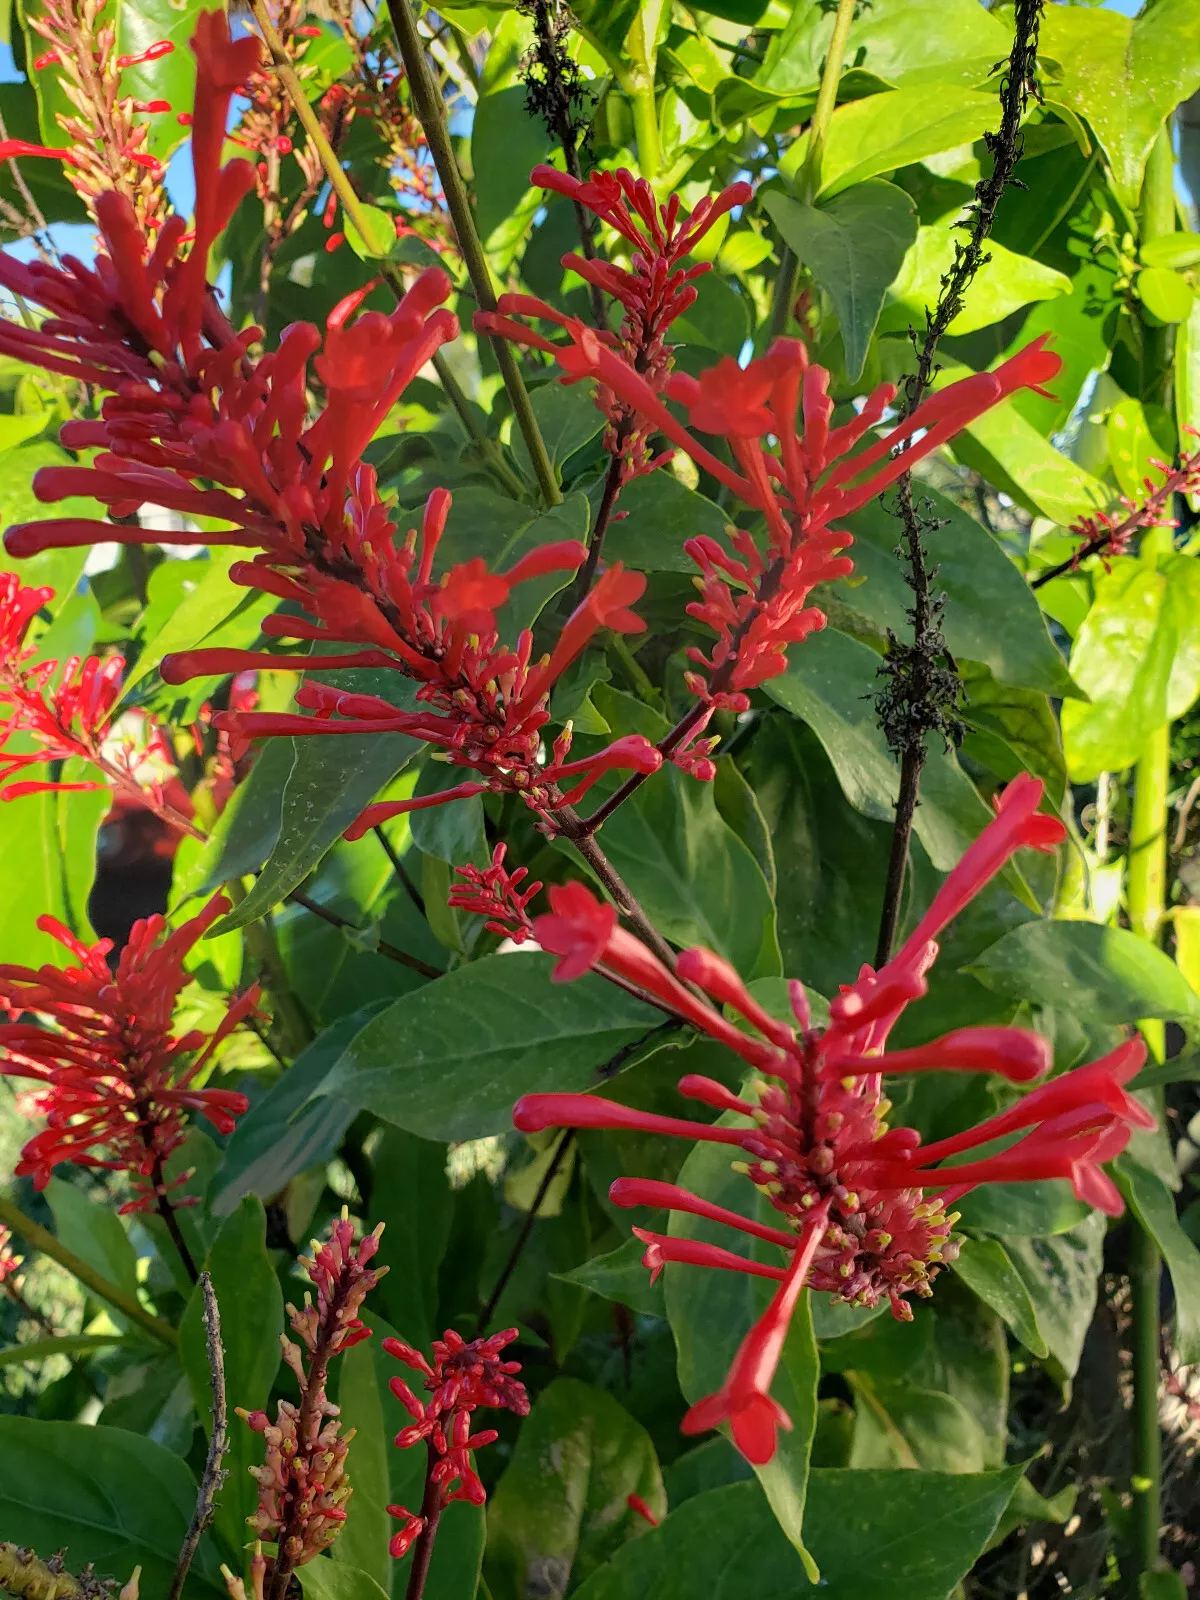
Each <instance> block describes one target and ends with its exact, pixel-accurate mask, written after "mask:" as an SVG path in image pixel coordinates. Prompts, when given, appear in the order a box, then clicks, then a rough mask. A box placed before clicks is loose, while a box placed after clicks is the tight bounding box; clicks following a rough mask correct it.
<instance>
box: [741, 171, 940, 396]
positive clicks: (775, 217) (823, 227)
mask: <svg viewBox="0 0 1200 1600" xmlns="http://www.w3.org/2000/svg"><path fill="white" fill-rule="evenodd" d="M763 205H764V206H765V207H766V210H767V212H768V213H769V215H770V217H771V220H772V222H774V224H775V226H776V227H777V228H778V229H779V231H780V233H781V234H782V235H783V238H784V241H785V243H786V244H788V245H789V246H790V247H791V249H792V250H793V251H794V253H795V255H796V258H797V260H798V261H799V262H800V264H801V266H802V267H804V268H805V269H806V270H807V271H808V272H811V273H812V275H813V277H814V278H815V279H816V280H817V283H818V284H819V285H820V286H821V288H822V289H824V291H825V293H826V294H827V295H828V296H829V298H830V300H831V301H832V302H833V309H834V311H835V312H836V314H837V319H838V324H839V326H840V328H841V331H842V346H843V349H844V350H845V353H846V374H847V376H848V377H849V378H850V380H851V381H852V382H853V381H854V380H855V379H857V378H858V376H859V374H860V373H861V372H862V369H863V363H864V362H865V361H866V359H867V347H868V346H869V344H870V342H871V335H872V334H873V333H874V331H875V324H876V323H877V322H878V320H879V312H880V310H881V308H882V306H883V298H884V295H885V293H886V291H887V288H888V285H889V284H890V283H892V282H893V280H894V279H895V277H896V274H897V273H898V272H899V271H900V268H901V266H902V265H903V262H904V258H905V254H906V252H907V251H908V249H909V247H910V246H911V245H912V244H913V242H914V241H915V239H916V237H917V218H916V210H915V208H914V206H913V202H912V200H911V199H910V198H909V196H908V195H907V194H905V192H904V190H903V189H898V188H896V186H895V184H891V183H885V182H884V181H883V180H882V179H880V178H871V179H868V180H867V181H866V182H864V183H858V184H855V185H854V186H853V187H852V188H850V189H846V190H844V191H843V192H842V193H841V194H837V195H834V196H833V197H832V198H831V199H829V200H826V201H824V202H823V203H822V204H820V205H816V206H809V205H802V204H801V203H800V202H799V201H797V200H792V199H791V198H789V196H787V195H784V194H779V193H777V192H775V191H769V192H768V193H767V194H766V195H765V196H764V198H763Z"/></svg>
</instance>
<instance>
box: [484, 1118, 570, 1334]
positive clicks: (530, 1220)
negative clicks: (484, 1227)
mask: <svg viewBox="0 0 1200 1600" xmlns="http://www.w3.org/2000/svg"><path fill="white" fill-rule="evenodd" d="M574 1142H575V1129H574V1128H564V1129H563V1132H562V1136H561V1138H560V1139H559V1141H558V1144H557V1145H556V1146H555V1148H554V1154H553V1155H552V1156H551V1157H550V1161H549V1164H548V1166H547V1167H546V1170H545V1172H543V1174H542V1181H541V1183H539V1184H538V1186H537V1193H536V1194H535V1195H534V1197H533V1200H532V1202H531V1203H530V1207H529V1210H528V1211H527V1212H526V1213H525V1220H524V1222H523V1223H522V1224H521V1231H520V1233H518V1234H517V1237H516V1238H515V1239H514V1240H513V1247H512V1249H511V1250H510V1251H509V1252H508V1260H507V1261H506V1262H505V1263H504V1268H503V1270H502V1272H501V1273H500V1276H499V1277H498V1278H497V1279H496V1282H495V1284H494V1286H493V1288H492V1292H491V1294H490V1295H488V1297H487V1304H486V1305H485V1306H484V1307H483V1310H482V1311H481V1312H480V1313H479V1317H478V1319H477V1321H476V1323H475V1333H474V1337H475V1338H476V1339H478V1338H481V1337H482V1336H483V1334H484V1333H486V1331H487V1326H488V1323H489V1322H490V1321H491V1320H492V1318H493V1316H494V1315H495V1313H496V1307H497V1306H498V1305H499V1304H500V1296H501V1295H502V1294H503V1293H504V1291H505V1289H507V1288H508V1283H509V1279H510V1278H511V1277H512V1275H513V1273H514V1272H515V1271H516V1270H517V1263H518V1262H519V1261H520V1259H521V1256H522V1254H523V1253H524V1250H525V1246H526V1245H527V1244H528V1243H529V1235H530V1234H531V1233H532V1232H533V1225H534V1223H535V1222H536V1221H537V1219H538V1212H539V1211H540V1210H541V1209H542V1207H543V1205H545V1203H546V1196H547V1195H548V1194H549V1193H550V1185H551V1184H552V1183H553V1182H554V1180H555V1178H557V1177H558V1174H559V1172H560V1171H561V1170H562V1164H563V1162H564V1161H565V1160H566V1158H567V1153H568V1151H569V1150H570V1148H571V1146H572V1145H573V1144H574Z"/></svg>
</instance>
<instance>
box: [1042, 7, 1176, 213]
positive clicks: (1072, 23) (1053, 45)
mask: <svg viewBox="0 0 1200 1600" xmlns="http://www.w3.org/2000/svg"><path fill="white" fill-rule="evenodd" d="M1041 50H1042V53H1043V55H1044V56H1047V57H1051V58H1053V59H1054V60H1055V61H1057V62H1058V63H1059V64H1060V66H1061V69H1062V77H1061V80H1060V81H1059V82H1058V83H1057V84H1055V85H1053V86H1052V87H1051V86H1048V88H1047V92H1048V94H1049V95H1050V97H1051V98H1052V99H1053V100H1057V101H1061V102H1062V103H1063V104H1065V105H1067V106H1069V107H1070V109H1071V110H1072V111H1074V112H1076V113H1078V115H1079V116H1081V117H1086V119H1087V121H1088V123H1089V125H1090V126H1091V129H1092V132H1093V133H1094V134H1095V135H1096V137H1097V139H1098V140H1099V141H1100V143H1101V145H1102V146H1103V148H1104V153H1105V155H1106V156H1107V157H1108V164H1109V168H1110V172H1111V181H1112V186H1113V190H1114V193H1115V194H1116V196H1117V199H1118V200H1119V201H1120V202H1121V204H1122V205H1123V206H1125V207H1126V208H1127V209H1128V210H1132V209H1133V208H1134V207H1135V206H1136V205H1137V203H1138V197H1139V195H1140V194H1141V188H1142V174H1143V172H1144V171H1145V167H1146V158H1147V156H1149V154H1150V147H1151V145H1152V144H1153V143H1154V140H1155V138H1156V137H1157V135H1158V130H1159V128H1160V127H1161V126H1162V124H1163V120H1164V118H1166V117H1167V116H1169V115H1170V113H1171V112H1172V111H1173V110H1174V109H1175V107H1176V106H1177V105H1178V104H1179V103H1180V101H1181V100H1186V99H1187V98H1188V97H1189V95H1192V94H1194V93H1195V91H1196V89H1197V88H1198V87H1200V31H1198V30H1197V27H1196V11H1195V7H1194V6H1193V4H1192V0H1159V3H1158V4H1156V5H1154V6H1150V7H1148V8H1147V9H1146V11H1145V14H1144V15H1141V16H1138V17H1136V18H1133V19H1131V18H1129V17H1124V16H1120V15H1119V14H1118V13H1117V12H1115V11H1108V10H1095V11H1083V10H1077V9H1074V8H1072V7H1069V6H1052V7H1050V8H1049V10H1048V11H1047V15H1046V19H1045V26H1044V28H1043V29H1042V35H1041Z"/></svg>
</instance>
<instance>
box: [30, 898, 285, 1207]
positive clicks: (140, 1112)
mask: <svg viewBox="0 0 1200 1600" xmlns="http://www.w3.org/2000/svg"><path fill="white" fill-rule="evenodd" d="M228 909H229V902H228V901H227V900H224V899H222V898H221V897H220V896H219V895H218V896H217V897H216V898H215V899H213V900H211V901H210V902H209V904H208V905H207V906H206V907H205V908H204V910H203V911H202V912H201V913H200V914H199V915H198V916H196V917H193V918H192V919H191V920H190V921H189V922H185V923H183V924H181V926H180V927H178V928H176V929H175V930H174V932H168V930H167V925H166V922H165V921H164V919H163V918H162V917H159V916H154V917H149V918H147V919H146V920H144V921H142V922H136V923H135V924H134V926H133V929H132V931H131V933H130V935H129V940H128V943H127V944H126V945H125V947H124V949H123V950H122V951H121V954H120V957H119V959H118V961H117V964H116V969H115V971H110V970H109V965H108V960H107V957H108V954H109V952H110V951H111V949H112V941H111V940H109V939H101V940H99V942H98V943H96V944H94V945H90V946H89V945H84V944H81V943H80V942H79V940H78V939H76V938H75V936H74V934H72V933H70V932H69V931H68V929H66V928H64V927H63V926H62V925H61V923H58V922H56V921H55V920H54V918H53V917H39V918H38V927H39V928H41V929H42V930H43V931H44V932H45V933H49V934H51V935H53V937H54V938H56V939H57V940H58V941H59V942H60V944H63V945H65V946H66V948H67V949H68V950H69V951H70V953H71V955H72V956H73V957H74V959H75V964H74V965H73V966H68V967H65V968H61V969H60V968H58V967H51V966H44V967H39V968H38V969H37V970H36V971H35V970H33V969H32V968H29V967H19V966H9V965H4V966H0V1011H6V1012H7V1013H8V1016H9V1018H10V1019H11V1020H9V1021H8V1022H5V1023H0V1051H2V1055H0V1072H3V1073H4V1074H5V1075H6V1076H7V1077H11V1078H21V1079H25V1080H27V1081H29V1082H31V1083H33V1084H34V1085H35V1086H36V1089H35V1091H34V1092H33V1093H32V1094H31V1095H30V1096H29V1097H28V1099H29V1102H30V1109H31V1110H33V1111H35V1112H36V1113H37V1114H39V1115H43V1116H44V1117H45V1119H46V1127H45V1129H44V1130H43V1131H42V1132H41V1133H37V1134H35V1135H34V1136H33V1138H32V1139H30V1140H29V1141H28V1143H27V1144H26V1145H25V1148H24V1149H23V1150H22V1152H21V1159H20V1161H19V1162H18V1163H17V1169H16V1170H17V1175H18V1176H22V1175H29V1176H31V1177H32V1178H33V1182H34V1185H35V1187H36V1188H39V1189H44V1188H45V1186H46V1184H47V1182H48V1181H49V1179H50V1174H51V1172H52V1170H53V1168H54V1167H55V1166H57V1165H58V1164H59V1162H62V1161H72V1162H74V1163H75V1164H76V1165H77V1166H83V1167H103V1168H107V1169H108V1170H109V1171H112V1172H127V1173H129V1174H130V1175H131V1176H132V1178H133V1179H134V1186H135V1191H136V1192H135V1198H134V1199H132V1200H130V1201H128V1202H127V1203H126V1204H125V1205H124V1206H122V1207H121V1210H122V1211H145V1210H147V1209H149V1208H150V1207H152V1206H154V1205H155V1204H157V1203H158V1200H159V1198H160V1197H161V1196H162V1195H164V1194H165V1193H166V1190H165V1187H164V1179H163V1164H164V1162H165V1161H166V1160H167V1158H168V1157H169V1156H170V1155H171V1153H172V1152H173V1151H175V1150H177V1149H178V1148H179V1146H180V1145H181V1144H182V1143H183V1139H184V1135H185V1132H186V1127H187V1119H188V1116H189V1115H190V1114H192V1113H199V1114H200V1115H202V1116H204V1117H207V1119H208V1120H209V1122H211V1123H212V1124H213V1126H214V1127H215V1128H216V1129H217V1130H218V1131H219V1132H221V1133H230V1132H232V1130H233V1126H234V1121H235V1119H236V1118H237V1117H238V1116H240V1115H241V1113H242V1112H243V1111H245V1110H246V1107H247V1105H248V1104H249V1102H248V1101H247V1099H246V1097H245V1095H242V1094H237V1093H235V1092H234V1091H233V1090H231V1089H209V1088H201V1087H199V1086H198V1080H201V1079H202V1078H203V1075H204V1073H205V1069H206V1068H207V1067H209V1065H210V1063H211V1062H212V1060H213V1057H214V1055H215V1053H216V1051H217V1049H218V1048H219V1047H220V1045H221V1044H222V1043H223V1042H224V1041H225V1040H226V1039H227V1038H228V1037H229V1035H230V1034H231V1033H232V1032H233V1030H234V1029H235V1028H236V1027H237V1026H238V1025H239V1023H241V1022H242V1021H243V1020H244V1019H245V1018H246V1017H247V1016H248V1015H249V1014H250V1012H251V1011H253V1009H254V1007H255V1006H256V1005H257V1003H258V997H259V990H258V987H257V985H255V986H252V987H251V988H250V989H247V990H246V992H245V993H244V994H241V995H238V996H236V997H235V998H234V999H233V1001H232V1003H231V1004H230V1007H229V1011H228V1013H227V1014H226V1016H225V1017H224V1019H223V1020H222V1022H221V1024H220V1026H219V1027H218V1028H217V1029H216V1031H215V1032H214V1033H212V1034H211V1035H210V1034H206V1033H203V1032H201V1031H200V1030H199V1029H193V1030H192V1031H191V1032H189V1033H185V1034H182V1035H180V1036H179V1037H176V1036H175V1035H174V1034H173V1033H172V1032H171V1019H172V1016H173V1013H174V1010H175V1002H176V1000H177V998H178V996H179V993H180V991H181V990H182V989H183V988H184V987H185V985H186V984H187V983H188V982H189V975H188V973H187V972H185V971H184V967H183V962H184V958H185V957H186V956H187V955H188V953H189V951H191V949H192V948H193V946H194V945H195V944H196V943H197V942H198V941H199V940H200V939H201V938H202V937H203V936H204V934H205V933H207V931H208V930H209V928H211V927H212V925H213V923H214V922H215V921H216V920H217V918H218V917H219V916H221V914H222V913H223V912H225V911H228ZM37 1018H45V1019H46V1021H45V1022H43V1021H39V1020H37ZM50 1022H52V1023H53V1024H54V1025H53V1026H49V1025H48V1024H49V1023H50ZM179 1181H183V1180H182V1179H181V1180H179Z"/></svg>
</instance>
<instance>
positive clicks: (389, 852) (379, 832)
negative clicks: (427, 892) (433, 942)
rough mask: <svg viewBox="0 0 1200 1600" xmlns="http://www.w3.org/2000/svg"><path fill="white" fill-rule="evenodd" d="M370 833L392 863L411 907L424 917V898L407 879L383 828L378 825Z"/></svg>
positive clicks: (405, 871)
mask: <svg viewBox="0 0 1200 1600" xmlns="http://www.w3.org/2000/svg"><path fill="white" fill-rule="evenodd" d="M372 831H373V833H374V834H375V837H376V838H377V839H378V840H379V842H380V844H381V845H382V846H383V853H384V855H385V856H387V858H388V860H389V861H390V862H391V863H392V871H393V872H394V873H395V874H396V876H397V878H399V880H400V882H401V884H403V886H404V890H405V893H406V894H407V895H408V898H409V899H410V900H411V901H412V903H413V905H414V906H416V908H417V910H418V911H419V912H420V913H421V915H422V916H424V915H425V901H424V898H423V897H422V895H421V891H420V890H419V889H418V888H417V886H416V884H415V883H414V882H413V881H412V879H411V878H410V877H409V875H408V872H407V870H406V869H405V866H404V863H403V861H401V859H400V857H399V856H398V855H397V854H396V852H395V851H394V850H393V849H392V841H391V840H390V839H389V838H388V836H387V834H386V833H384V831H383V828H382V827H380V826H379V825H378V824H377V825H376V827H375V828H374V829H373V830H372Z"/></svg>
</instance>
